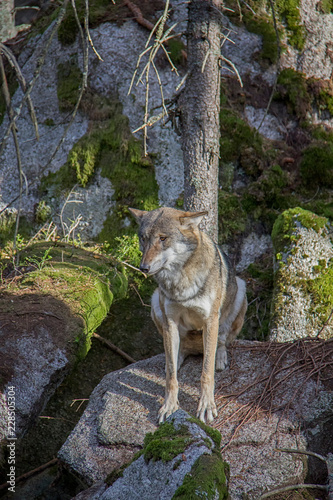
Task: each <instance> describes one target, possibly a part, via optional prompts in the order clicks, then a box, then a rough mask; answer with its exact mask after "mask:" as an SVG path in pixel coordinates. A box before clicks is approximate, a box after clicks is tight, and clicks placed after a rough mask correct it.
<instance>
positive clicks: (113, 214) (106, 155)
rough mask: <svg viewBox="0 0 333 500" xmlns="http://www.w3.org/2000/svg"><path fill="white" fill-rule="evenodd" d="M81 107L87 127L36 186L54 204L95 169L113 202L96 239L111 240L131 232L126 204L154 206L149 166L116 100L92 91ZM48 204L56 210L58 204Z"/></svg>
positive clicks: (152, 175) (90, 178) (89, 177)
mask: <svg viewBox="0 0 333 500" xmlns="http://www.w3.org/2000/svg"><path fill="white" fill-rule="evenodd" d="M82 106H83V108H84V109H86V111H87V112H88V114H89V116H90V117H91V118H92V119H93V121H92V124H91V127H90V130H89V132H88V133H87V134H86V135H84V136H83V137H82V138H81V139H80V140H79V141H78V142H77V143H76V144H75V145H74V146H73V148H72V149H71V151H70V152H69V154H68V158H67V161H66V163H65V164H64V165H63V166H62V167H61V168H60V169H59V170H58V171H57V172H55V173H49V174H48V175H47V176H45V177H44V178H43V179H42V180H41V184H40V191H41V193H42V194H43V196H44V199H45V201H46V203H49V204H51V205H52V203H53V205H54V199H59V197H60V195H61V194H62V193H66V192H67V193H68V192H69V190H71V189H72V188H73V187H74V186H75V185H77V184H78V185H79V186H82V187H88V186H89V184H90V183H92V182H93V181H94V179H95V177H96V175H97V173H100V174H101V176H102V177H105V178H107V179H109V180H110V181H111V184H112V187H113V189H114V195H113V201H114V207H113V210H111V207H110V211H109V216H107V218H106V220H105V222H104V228H103V230H102V231H101V232H100V234H99V235H98V236H97V237H96V239H97V241H99V242H101V243H104V242H109V243H110V242H111V244H114V238H116V237H119V236H120V235H122V234H129V235H133V234H134V233H135V232H136V225H135V222H134V221H131V219H129V218H127V217H128V216H129V212H128V207H129V206H133V207H137V208H141V209H143V210H152V209H154V208H157V207H158V206H159V201H158V185H157V182H156V180H155V173H154V167H153V163H152V161H151V159H150V158H149V157H146V158H145V157H144V156H143V151H142V145H141V143H140V141H138V140H136V139H135V138H134V137H133V135H132V134H131V132H130V129H129V124H128V118H127V117H125V116H124V115H123V114H122V106H121V104H120V103H119V101H117V100H116V99H104V98H101V97H100V96H98V95H97V94H92V95H89V96H86V97H85V99H84V101H83V103H82ZM53 209H54V211H55V212H56V211H57V212H59V207H58V206H54V207H53Z"/></svg>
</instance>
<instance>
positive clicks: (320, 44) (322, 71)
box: [281, 0, 333, 80]
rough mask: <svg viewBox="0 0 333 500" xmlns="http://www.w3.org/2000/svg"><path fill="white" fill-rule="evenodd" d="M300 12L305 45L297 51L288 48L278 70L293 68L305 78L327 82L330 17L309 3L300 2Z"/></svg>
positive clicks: (332, 31)
mask: <svg viewBox="0 0 333 500" xmlns="http://www.w3.org/2000/svg"><path fill="white" fill-rule="evenodd" d="M299 12H300V16H301V22H302V24H303V25H304V28H305V32H306V40H305V46H304V49H303V50H302V51H301V52H299V51H298V50H296V49H293V48H292V47H291V46H290V45H288V46H287V50H286V51H285V52H283V53H282V57H281V67H282V69H283V68H288V67H291V68H294V69H295V70H297V71H301V72H302V73H304V74H305V75H306V76H307V77H308V78H311V77H314V78H319V79H322V80H329V79H330V78H331V75H332V70H333V56H332V37H333V19H332V14H331V13H329V14H323V13H322V12H321V11H320V7H319V8H318V6H317V7H315V5H314V3H313V2H312V0H301V1H300V5H299Z"/></svg>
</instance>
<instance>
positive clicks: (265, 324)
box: [241, 252, 274, 341]
mask: <svg viewBox="0 0 333 500" xmlns="http://www.w3.org/2000/svg"><path fill="white" fill-rule="evenodd" d="M243 278H245V280H246V282H247V290H246V293H247V300H248V303H249V306H248V310H247V312H246V329H243V331H242V332H241V338H245V339H248V340H251V339H255V340H259V341H265V340H267V339H268V337H269V333H270V320H271V314H270V311H271V303H272V296H273V285H274V273H273V256H272V254H271V253H270V252H268V253H267V254H264V255H262V256H261V258H260V259H258V261H257V262H255V263H253V264H250V265H249V266H248V268H247V269H246V271H245V274H244V276H243Z"/></svg>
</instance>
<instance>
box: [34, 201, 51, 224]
mask: <svg viewBox="0 0 333 500" xmlns="http://www.w3.org/2000/svg"><path fill="white" fill-rule="evenodd" d="M51 212H52V209H51V207H50V206H49V205H47V203H46V202H45V200H41V201H39V202H38V203H37V206H36V208H35V220H36V222H37V223H38V224H44V223H45V222H46V221H47V220H48V219H49V218H50V217H51Z"/></svg>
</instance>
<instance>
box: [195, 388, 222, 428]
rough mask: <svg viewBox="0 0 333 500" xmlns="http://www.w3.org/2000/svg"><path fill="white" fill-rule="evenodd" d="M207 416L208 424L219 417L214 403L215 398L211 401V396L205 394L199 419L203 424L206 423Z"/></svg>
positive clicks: (200, 406) (200, 407)
mask: <svg viewBox="0 0 333 500" xmlns="http://www.w3.org/2000/svg"><path fill="white" fill-rule="evenodd" d="M205 416H206V419H207V422H212V421H213V420H214V418H215V417H217V410H216V406H215V402H214V396H213V400H211V398H210V397H209V396H207V395H206V394H203V395H202V396H201V398H200V401H199V406H198V411H197V417H198V418H199V420H201V421H202V422H205Z"/></svg>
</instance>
